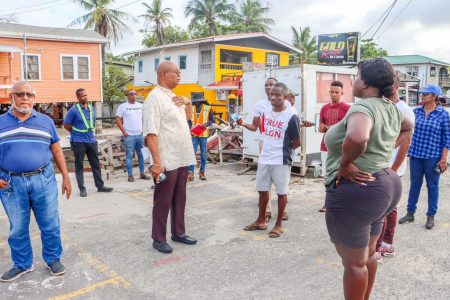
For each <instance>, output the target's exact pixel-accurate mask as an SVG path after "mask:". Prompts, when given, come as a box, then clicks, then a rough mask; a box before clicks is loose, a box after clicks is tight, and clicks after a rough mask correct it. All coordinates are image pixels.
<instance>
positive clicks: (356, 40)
mask: <svg viewBox="0 0 450 300" xmlns="http://www.w3.org/2000/svg"><path fill="white" fill-rule="evenodd" d="M360 35H361V34H360V33H359V32H347V33H334V34H320V35H319V36H318V50H319V51H318V56H319V57H318V63H319V64H324V65H343V64H356V63H358V61H359V54H360Z"/></svg>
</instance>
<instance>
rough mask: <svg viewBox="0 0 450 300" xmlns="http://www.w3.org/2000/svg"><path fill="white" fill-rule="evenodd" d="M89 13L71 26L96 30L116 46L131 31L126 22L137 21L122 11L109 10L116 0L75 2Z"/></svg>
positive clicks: (103, 46) (76, 0)
mask: <svg viewBox="0 0 450 300" xmlns="http://www.w3.org/2000/svg"><path fill="white" fill-rule="evenodd" d="M73 1H74V2H76V3H78V4H80V5H81V6H82V7H83V8H84V9H86V10H88V11H89V12H88V13H87V14H85V15H84V16H81V17H79V18H77V19H75V20H74V21H72V23H70V24H69V26H76V25H82V24H84V29H94V31H96V32H98V33H99V34H101V35H102V36H104V37H105V38H107V39H108V40H111V39H112V40H113V41H114V43H115V44H117V42H118V41H119V40H120V39H121V38H122V34H124V33H125V32H127V31H131V30H130V28H129V27H128V26H127V25H126V24H125V23H124V21H127V20H132V21H136V19H135V18H134V17H132V16H131V15H129V14H127V13H124V12H122V11H120V10H116V9H112V8H109V6H110V5H111V4H113V3H114V1H115V0H73ZM102 58H103V59H104V58H105V45H102Z"/></svg>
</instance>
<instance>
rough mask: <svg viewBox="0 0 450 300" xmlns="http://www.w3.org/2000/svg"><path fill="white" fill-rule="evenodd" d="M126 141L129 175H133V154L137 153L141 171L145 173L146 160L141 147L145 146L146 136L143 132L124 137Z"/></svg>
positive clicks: (126, 161)
mask: <svg viewBox="0 0 450 300" xmlns="http://www.w3.org/2000/svg"><path fill="white" fill-rule="evenodd" d="M123 141H124V143H125V163H126V165H127V172H128V176H133V156H134V152H136V153H137V156H138V160H139V171H140V172H141V174H144V170H145V161H144V157H143V155H142V152H141V149H142V147H144V137H143V136H142V134H139V135H129V136H127V137H124V138H123Z"/></svg>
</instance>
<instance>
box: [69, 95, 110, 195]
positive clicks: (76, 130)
mask: <svg viewBox="0 0 450 300" xmlns="http://www.w3.org/2000/svg"><path fill="white" fill-rule="evenodd" d="M75 94H76V95H77V99H78V104H77V105H74V106H73V107H72V108H71V109H70V110H69V111H68V112H67V115H66V118H65V119H64V128H65V129H66V130H67V131H69V132H70V146H71V148H72V151H73V154H74V156H75V174H76V178H77V183H78V188H79V189H80V196H81V197H87V192H86V187H85V186H84V174H83V163H84V156H85V155H87V158H88V161H89V165H90V166H91V169H92V174H93V175H94V182H95V186H96V187H97V191H98V192H111V191H112V190H113V188H110V187H106V186H105V184H104V182H103V180H102V172H101V170H100V161H99V160H98V144H97V140H96V139H95V110H94V106H93V105H92V104H90V103H89V100H88V96H87V93H86V90H85V89H82V88H81V89H78V90H77V91H76V92H75Z"/></svg>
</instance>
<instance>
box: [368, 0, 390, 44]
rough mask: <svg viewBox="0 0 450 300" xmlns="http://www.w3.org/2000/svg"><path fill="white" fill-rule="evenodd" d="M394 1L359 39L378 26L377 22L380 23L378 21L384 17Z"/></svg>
mask: <svg viewBox="0 0 450 300" xmlns="http://www.w3.org/2000/svg"><path fill="white" fill-rule="evenodd" d="M395 2H396V1H394V3H392V4H391V5H389V7H388V8H387V9H386V10H385V11H384V13H383V14H382V15H381V16H380V17H379V18H378V20H377V21H376V22H375V23H373V24H372V26H370V28H369V29H367V30H366V32H364V33H363V35H362V36H361V38H363V37H364V36H365V35H366V34H367V33H369V31H370V30H371V29H372V28H373V27H374V26H375V25H377V24H378V22H380V20H381V19H382V18H383V17H384V15H385V14H386V13H387V12H388V11H389V10H390V9H391V8H392V7H393V5H394V4H395Z"/></svg>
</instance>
